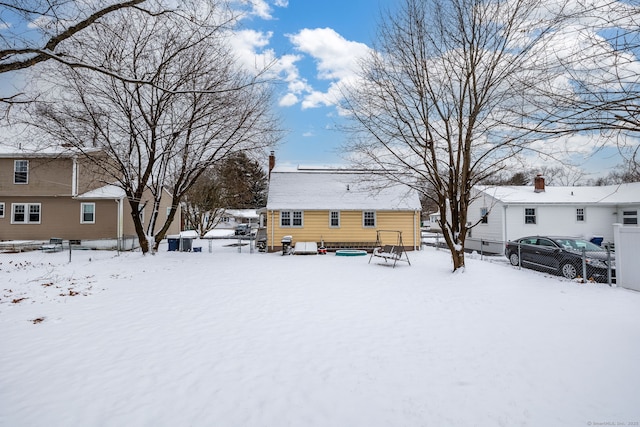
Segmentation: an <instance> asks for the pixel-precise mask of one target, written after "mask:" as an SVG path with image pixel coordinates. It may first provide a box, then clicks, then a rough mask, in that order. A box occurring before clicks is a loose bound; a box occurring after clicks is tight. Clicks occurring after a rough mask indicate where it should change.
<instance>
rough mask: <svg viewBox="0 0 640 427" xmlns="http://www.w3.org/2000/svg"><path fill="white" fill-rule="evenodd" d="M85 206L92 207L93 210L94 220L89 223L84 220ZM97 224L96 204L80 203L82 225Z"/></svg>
mask: <svg viewBox="0 0 640 427" xmlns="http://www.w3.org/2000/svg"><path fill="white" fill-rule="evenodd" d="M85 206H91V207H92V208H93V209H92V210H91V214H92V218H93V219H92V220H90V221H87V220H85V219H84V214H85V211H84V208H85ZM95 223H96V204H95V203H93V202H87V203H80V224H95Z"/></svg>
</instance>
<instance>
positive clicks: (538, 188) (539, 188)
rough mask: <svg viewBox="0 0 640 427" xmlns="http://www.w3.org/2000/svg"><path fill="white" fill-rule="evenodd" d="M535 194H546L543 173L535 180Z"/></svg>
mask: <svg viewBox="0 0 640 427" xmlns="http://www.w3.org/2000/svg"><path fill="white" fill-rule="evenodd" d="M533 192H534V193H544V177H543V176H542V174H541V173H539V174H538V175H536V177H535V178H534V179H533Z"/></svg>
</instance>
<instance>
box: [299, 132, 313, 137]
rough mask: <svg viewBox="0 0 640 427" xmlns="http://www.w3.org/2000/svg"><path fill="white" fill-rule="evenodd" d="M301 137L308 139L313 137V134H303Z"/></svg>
mask: <svg viewBox="0 0 640 427" xmlns="http://www.w3.org/2000/svg"><path fill="white" fill-rule="evenodd" d="M302 136H303V137H305V138H310V137H312V136H315V134H314V133H313V132H310V131H309V132H305V133H303V134H302Z"/></svg>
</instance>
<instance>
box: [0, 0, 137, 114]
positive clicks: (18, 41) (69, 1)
mask: <svg viewBox="0 0 640 427" xmlns="http://www.w3.org/2000/svg"><path fill="white" fill-rule="evenodd" d="M145 1H146V0H129V1H104V0H100V1H96V2H93V3H88V2H81V1H77V0H19V1H16V0H9V1H3V2H0V74H5V73H9V72H13V71H19V70H24V69H27V68H31V67H33V66H35V65H37V64H40V63H43V62H45V61H49V60H54V61H58V62H60V63H63V64H66V65H68V66H71V67H77V68H90V69H93V70H97V71H101V72H105V73H109V74H111V75H114V76H115V75H117V73H116V71H115V70H109V69H107V68H105V67H104V66H103V64H100V63H89V62H84V61H82V60H81V59H80V58H78V57H77V56H75V55H73V53H72V52H70V51H68V50H67V49H65V41H67V40H69V39H71V38H73V37H74V36H76V35H77V34H79V33H81V32H83V31H85V30H86V29H88V28H90V27H91V26H95V25H98V22H99V20H100V19H101V18H103V17H105V16H107V15H109V14H110V13H113V12H116V11H120V10H123V9H128V8H136V9H137V10H143V9H142V8H141V7H140V5H141V4H142V3H144V2H145ZM121 77H122V78H124V79H127V78H132V77H131V76H129V77H127V76H121ZM19 95H20V94H14V95H10V96H8V97H6V98H0V102H4V103H9V104H10V103H14V102H24V100H21V99H20V97H19Z"/></svg>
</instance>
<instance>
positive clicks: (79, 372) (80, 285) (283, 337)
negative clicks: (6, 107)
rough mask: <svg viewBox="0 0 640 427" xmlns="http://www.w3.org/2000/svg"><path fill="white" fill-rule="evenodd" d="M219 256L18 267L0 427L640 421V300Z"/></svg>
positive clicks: (9, 299) (479, 274) (496, 265)
mask: <svg viewBox="0 0 640 427" xmlns="http://www.w3.org/2000/svg"><path fill="white" fill-rule="evenodd" d="M211 242H212V243H213V245H214V246H213V249H212V252H211V253H209V252H208V251H207V248H208V241H207V242H199V241H197V240H196V241H195V242H194V246H203V248H204V249H203V252H202V253H184V252H168V251H166V244H164V245H163V246H161V248H162V250H161V251H160V252H159V253H157V254H156V255H154V256H151V255H147V256H142V255H141V254H140V253H137V252H136V253H122V254H120V255H117V254H116V253H114V252H109V251H74V253H73V258H72V261H71V262H68V253H47V254H45V253H41V252H38V251H34V252H28V253H20V254H0V283H2V285H1V286H0V288H1V294H0V342H1V343H2V344H1V345H2V347H1V349H0V372H1V373H0V378H1V379H0V425H2V426H18V425H21V426H27V425H28V426H72V425H82V426H94V425H100V426H123V425H127V426H142V425H148V426H176V425H192V426H367V427H371V426H374V427H375V426H423V425H434V426H470V425H476V426H499V425H504V426H514V425H519V426H520V425H522V426H560V425H562V426H582V425H588V423H592V424H593V425H597V424H596V423H603V422H614V423H615V422H624V423H627V422H630V423H632V422H638V421H640V409H639V408H640V398H639V397H638V394H637V390H638V384H640V368H639V364H638V361H639V360H640V293H637V292H633V291H629V290H625V289H622V288H610V287H608V286H606V285H602V284H591V283H588V284H579V283H576V282H571V281H566V280H564V279H561V278H559V277H552V276H548V275H545V274H540V273H537V272H533V271H530V270H517V269H516V268H514V267H511V266H510V265H509V264H508V263H507V262H506V259H503V258H494V259H492V260H491V261H487V260H484V261H482V260H478V259H471V258H472V257H468V258H467V266H466V269H465V272H464V273H460V274H451V261H450V256H449V254H448V253H447V252H446V251H444V250H435V249H434V248H427V249H425V250H424V251H421V252H409V257H410V259H411V264H412V265H411V266H409V265H407V264H398V265H396V268H395V269H392V268H391V267H390V265H389V264H387V265H386V266H385V265H384V262H383V261H382V260H379V259H376V258H374V259H373V260H372V261H371V264H368V261H369V257H368V256H367V257H336V256H334V255H332V254H329V255H326V256H321V255H317V256H281V255H280V254H277V253H274V254H263V253H257V252H254V253H249V250H248V248H247V247H244V248H242V250H241V251H239V248H238V247H233V246H228V245H230V244H232V243H237V239H228V240H224V239H222V240H213V241H211Z"/></svg>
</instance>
